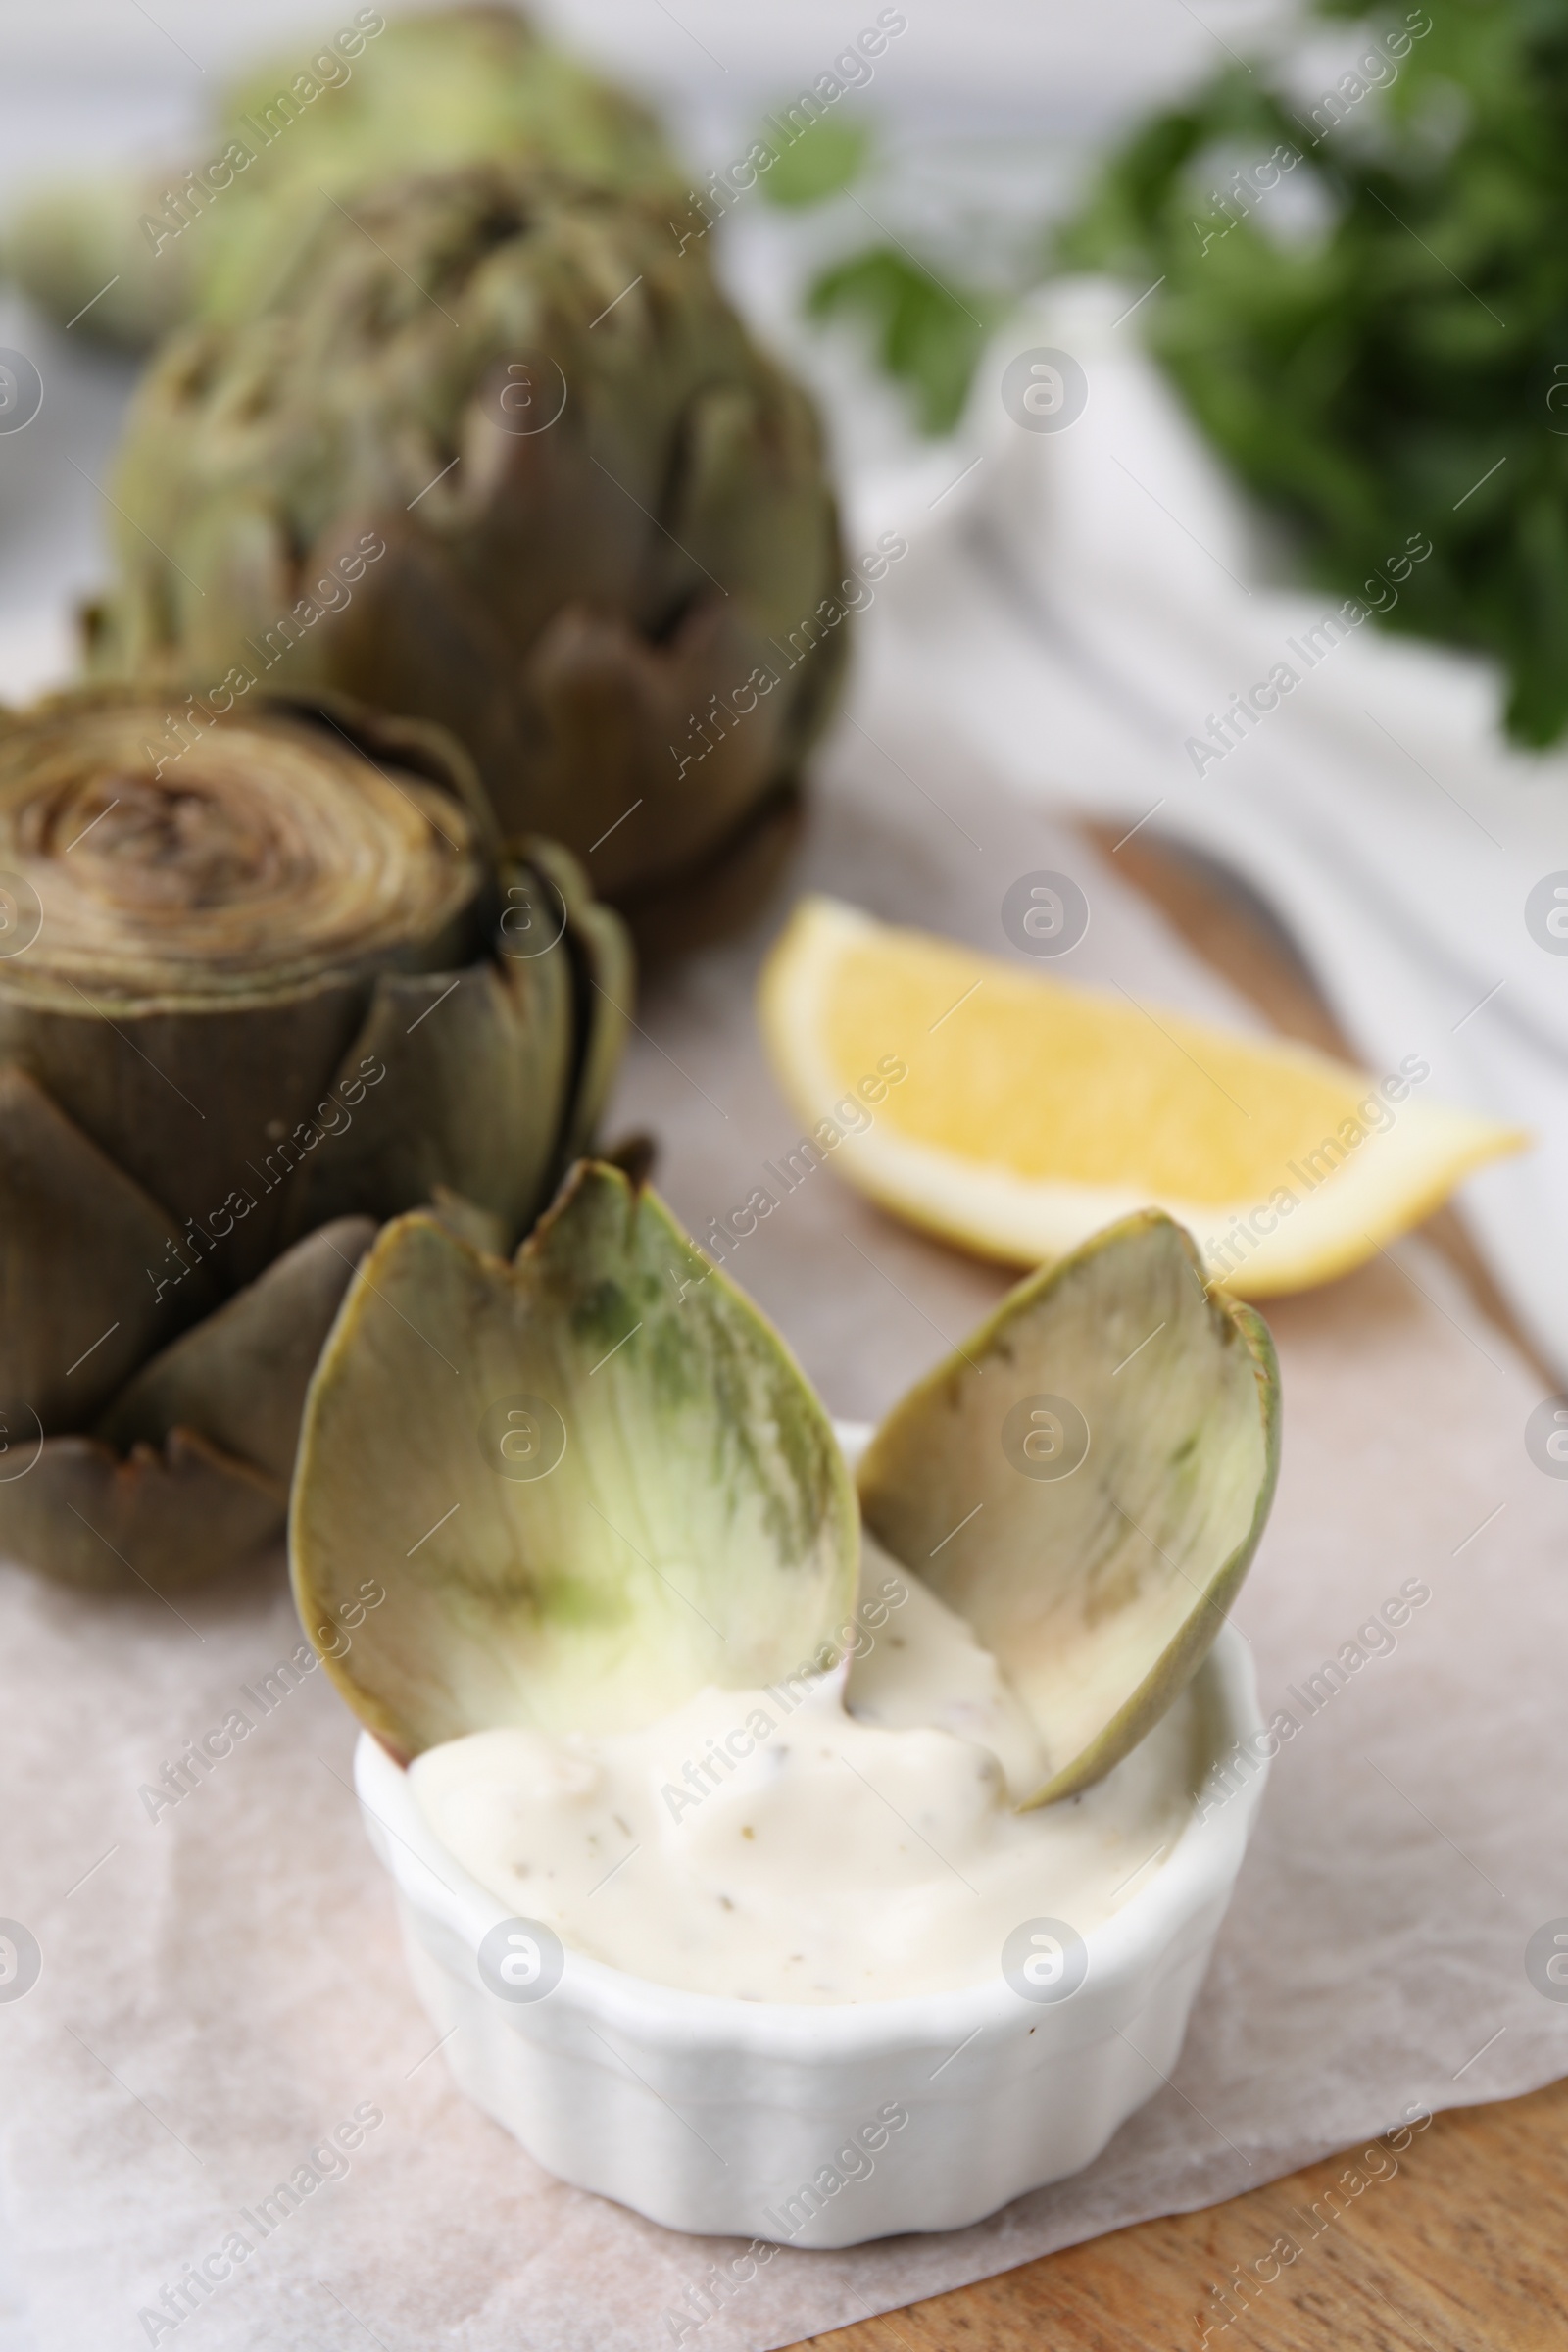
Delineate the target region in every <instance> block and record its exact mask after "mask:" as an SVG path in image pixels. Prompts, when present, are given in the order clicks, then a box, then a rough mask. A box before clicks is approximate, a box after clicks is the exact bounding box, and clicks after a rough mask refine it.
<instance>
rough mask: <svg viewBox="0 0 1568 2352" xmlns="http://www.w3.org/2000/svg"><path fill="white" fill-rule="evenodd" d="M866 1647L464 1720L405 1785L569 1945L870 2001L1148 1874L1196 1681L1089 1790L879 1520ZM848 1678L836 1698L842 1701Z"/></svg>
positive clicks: (1176, 1811) (1179, 1789)
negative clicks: (555, 1722)
mask: <svg viewBox="0 0 1568 2352" xmlns="http://www.w3.org/2000/svg"><path fill="white" fill-rule="evenodd" d="M857 1627H858V1633H857V1636H856V1640H855V1648H856V1651H857V1653H858V1654H856V1655H855V1656H854V1658H853V1659H852V1661H851V1662H850V1664H849V1667H848V1674H847V1682H848V1690H847V1694H846V1668H845V1667H844V1666H842V1665H841V1666H839V1667H838V1668H836V1669H835V1670H834V1671H833V1672H832V1673H831V1674H827V1675H814V1676H813V1675H807V1674H802V1675H800V1676H797V1677H794V1678H791V1679H790V1680H788V1681H785V1682H781V1683H778V1684H775V1685H774V1686H773V1687H772V1688H771V1689H769V1690H766V1691H721V1690H716V1689H709V1690H706V1691H699V1692H698V1694H697V1696H696V1697H695V1698H693V1699H691V1700H689V1701H688V1702H687V1704H686V1705H684V1706H682V1707H679V1708H677V1709H676V1710H675V1712H674V1713H673V1714H670V1715H666V1716H663V1717H662V1718H661V1720H660V1721H659V1722H657V1723H653V1724H650V1725H648V1726H647V1728H646V1729H644V1730H642V1731H637V1732H619V1733H610V1734H600V1735H597V1736H594V1737H588V1736H586V1735H583V1734H577V1733H573V1734H569V1735H568V1736H566V1737H565V1738H564V1739H555V1738H550V1737H548V1736H547V1735H545V1734H543V1733H539V1732H530V1731H493V1732H476V1733H474V1734H472V1735H471V1736H470V1737H469V1738H467V1739H465V1740H447V1741H446V1742H444V1743H443V1744H442V1745H441V1746H439V1747H433V1748H430V1749H428V1750H427V1751H426V1752H425V1753H424V1754H423V1755H422V1756H419V1757H417V1758H416V1760H415V1762H414V1764H413V1765H412V1766H411V1767H410V1780H411V1783H412V1786H413V1789H414V1794H415V1798H416V1800H417V1803H418V1805H419V1807H420V1810H421V1811H422V1813H423V1814H424V1817H425V1819H426V1820H427V1821H428V1823H429V1825H430V1827H431V1829H432V1830H433V1831H434V1833H435V1835H436V1837H437V1838H439V1839H440V1841H441V1843H442V1844H443V1845H444V1846H445V1847H446V1848H447V1850H448V1851H449V1852H450V1853H451V1854H453V1855H454V1856H455V1857H456V1858H457V1860H458V1861H459V1862H461V1863H462V1864H463V1866H464V1868H465V1869H466V1870H467V1871H468V1872H469V1873H470V1874H471V1875H472V1876H473V1877H474V1878H475V1879H477V1880H478V1881H479V1883H480V1885H481V1886H483V1887H487V1888H488V1889H489V1891H490V1892H491V1893H492V1894H494V1895H496V1896H497V1897H498V1898H499V1899H500V1900H501V1901H502V1902H504V1903H506V1904H507V1906H508V1908H509V1910H511V1911H512V1912H513V1913H515V1914H516V1915H518V1916H520V1917H524V1918H529V1919H538V1920H542V1921H544V1922H545V1923H546V1924H547V1925H548V1926H550V1927H552V1928H554V1929H555V1931H556V1932H557V1934H558V1935H559V1936H561V1938H562V1941H563V1942H564V1944H565V1945H566V1946H567V1947H568V1948H569V1949H572V1950H575V1951H580V1952H586V1953H590V1954H591V1955H592V1956H593V1957H594V1958H596V1959H599V1960H603V1961H606V1962H608V1963H609V1964H610V1965H611V1966H613V1967H615V1968H621V1969H625V1970H627V1971H628V1972H629V1973H631V1974H632V1975H634V1976H640V1977H649V1978H652V1979H653V1980H654V1981H655V1982H656V1983H658V1984H662V1985H680V1986H684V1987H685V1988H686V1989H687V1990H689V1991H693V1992H715V1993H728V1994H733V1995H737V1996H739V1997H740V1998H741V1999H743V2000H754V2001H868V2000H887V1999H891V1998H895V1997H897V1996H898V1995H900V1994H906V1993H918V1992H938V1991H946V1990H951V1989H953V1988H956V1987H957V1986H959V1985H975V1984H979V1983H981V1982H982V1981H983V1980H984V1979H985V1978H987V1977H994V1976H996V1975H997V1974H998V1972H999V1969H1000V1965H1001V1954H1002V1946H1003V1944H1004V1942H1005V1938H1006V1937H1007V1936H1008V1935H1009V1934H1010V1933H1011V1931H1012V1930H1013V1929H1014V1928H1016V1927H1019V1926H1020V1925H1021V1924H1022V1923H1023V1922H1024V1921H1026V1920H1030V1919H1040V1918H1050V1919H1058V1920H1065V1921H1067V1922H1068V1924H1069V1925H1070V1926H1072V1927H1074V1928H1076V1929H1077V1930H1078V1931H1079V1933H1080V1934H1083V1933H1085V1932H1086V1931H1087V1930H1088V1929H1090V1928H1091V1927H1094V1926H1095V1925H1097V1924H1098V1923H1099V1922H1100V1921H1102V1920H1103V1919H1105V1918H1106V1917H1108V1915H1109V1914H1110V1913H1111V1912H1112V1911H1115V1910H1117V1909H1119V1908H1120V1906H1121V1905H1122V1904H1123V1903H1124V1902H1129V1901H1131V1900H1132V1899H1133V1897H1134V1896H1135V1895H1136V1894H1137V1893H1138V1892H1139V1891H1140V1890H1141V1889H1142V1888H1143V1887H1147V1886H1148V1884H1149V1882H1150V1879H1151V1877H1152V1874H1153V1872H1154V1871H1155V1870H1157V1869H1158V1867H1159V1865H1160V1863H1161V1861H1162V1860H1163V1858H1164V1856H1165V1855H1166V1854H1168V1853H1169V1851H1170V1849H1171V1847H1172V1846H1173V1845H1174V1843H1175V1841H1176V1839H1177V1838H1178V1837H1179V1836H1180V1834H1181V1831H1182V1828H1183V1826H1184V1824H1185V1822H1186V1820H1187V1818H1188V1815H1189V1811H1190V1808H1191V1801H1192V1790H1193V1789H1194V1786H1195V1784H1196V1779H1197V1754H1196V1740H1197V1727H1196V1719H1195V1713H1194V1701H1193V1699H1192V1696H1191V1694H1190V1693H1184V1694H1183V1696H1182V1697H1181V1698H1180V1699H1178V1701H1177V1702H1176V1704H1175V1706H1173V1707H1172V1708H1171V1710H1170V1712H1169V1713H1168V1714H1167V1715H1166V1716H1165V1717H1164V1719H1163V1721H1162V1722H1160V1723H1159V1724H1157V1725H1156V1726H1155V1728H1154V1730H1153V1731H1152V1732H1151V1733H1150V1735H1149V1737H1148V1738H1147V1739H1146V1740H1144V1741H1143V1742H1142V1743H1141V1745H1140V1746H1138V1747H1137V1748H1135V1749H1134V1751H1133V1753H1132V1754H1131V1755H1130V1756H1127V1757H1126V1758H1124V1759H1123V1761H1122V1762H1121V1763H1120V1764H1119V1765H1117V1767H1116V1769H1115V1770H1114V1772H1111V1773H1109V1774H1107V1776H1106V1777H1105V1779H1104V1780H1103V1781H1102V1782H1100V1783H1099V1784H1098V1786H1097V1787H1095V1788H1093V1789H1087V1790H1086V1791H1085V1792H1084V1793H1083V1795H1081V1796H1077V1797H1069V1798H1067V1799H1066V1800H1065V1801H1064V1802H1062V1803H1059V1804H1054V1805H1047V1806H1044V1807H1041V1808H1039V1809H1037V1810H1036V1811H1034V1812H1031V1813H1018V1812H1015V1811H1014V1810H1013V1806H1014V1804H1015V1803H1016V1801H1017V1798H1018V1797H1020V1796H1024V1795H1027V1794H1028V1793H1029V1792H1030V1791H1031V1790H1032V1789H1038V1788H1039V1787H1040V1785H1041V1782H1042V1779H1043V1778H1044V1776H1045V1773H1046V1771H1047V1769H1048V1759H1047V1758H1046V1757H1045V1755H1044V1753H1043V1751H1042V1748H1041V1744H1040V1740H1039V1737H1038V1735H1037V1734H1036V1732H1035V1731H1034V1729H1033V1727H1032V1725H1031V1724H1030V1722H1029V1720H1028V1718H1027V1717H1026V1716H1025V1715H1024V1713H1023V1710H1022V1708H1021V1706H1020V1705H1019V1702H1018V1700H1017V1698H1016V1697H1015V1696H1014V1695H1013V1693H1012V1691H1010V1690H1009V1689H1008V1687H1007V1683H1006V1680H1005V1676H1004V1675H1003V1673H1002V1672H1001V1671H1000V1670H999V1668H998V1665H997V1662H996V1660H995V1659H994V1658H993V1657H992V1656H991V1655H990V1653H989V1652H988V1651H986V1650H984V1649H982V1648H981V1647H980V1645H979V1643H978V1642H976V1641H975V1639H974V1637H973V1635H972V1634H971V1633H970V1631H969V1629H968V1627H967V1625H965V1624H964V1622H963V1620H962V1619H961V1618H959V1617H957V1616H956V1615H955V1614H954V1613H953V1611H951V1610H950V1609H948V1608H946V1607H944V1605H943V1604H942V1602H941V1601H939V1600H938V1599H937V1598H936V1596H935V1594H934V1593H930V1592H929V1591H928V1590H927V1589H926V1588H925V1587H924V1586H923V1585H920V1584H918V1583H917V1582H916V1581H915V1580H914V1579H913V1578H911V1577H908V1576H907V1575H906V1574H905V1572H904V1571H903V1570H902V1569H901V1568H899V1567H898V1566H897V1564H896V1563H895V1562H894V1561H892V1560H891V1559H889V1557H888V1556H887V1554H886V1553H885V1552H882V1551H880V1550H879V1549H878V1548H877V1546H876V1545H875V1544H872V1543H871V1542H870V1541H869V1540H868V1541H867V1543H866V1545H865V1561H864V1565H863V1568H862V1571H861V1581H860V1601H859V1607H858V1613H857ZM846 1696H847V1704H846Z"/></svg>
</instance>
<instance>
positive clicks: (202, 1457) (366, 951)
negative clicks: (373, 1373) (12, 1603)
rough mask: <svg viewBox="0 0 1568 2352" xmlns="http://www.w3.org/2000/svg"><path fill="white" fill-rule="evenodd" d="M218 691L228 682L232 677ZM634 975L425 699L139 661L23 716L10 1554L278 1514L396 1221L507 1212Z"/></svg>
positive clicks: (169, 1569)
mask: <svg viewBox="0 0 1568 2352" xmlns="http://www.w3.org/2000/svg"><path fill="white" fill-rule="evenodd" d="M230 700H231V702H232V700H233V698H232V695H231V697H230ZM627 986H628V973H627V962H626V956H625V949H624V944H623V940H622V937H621V934H620V931H619V928H618V925H617V924H616V923H615V920H614V918H613V916H611V915H609V914H608V913H607V912H606V911H605V910H604V909H602V908H598V907H593V906H592V905H591V904H590V903H589V902H588V900H587V896H586V891H585V889H584V886H583V884H582V881H581V877H580V875H579V874H578V873H577V871H576V869H575V867H574V866H573V865H572V863H571V861H570V860H569V859H568V858H566V857H565V856H564V853H563V852H561V851H560V850H558V849H555V848H553V847H551V846H550V845H546V844H536V845H528V846H525V847H523V848H522V849H520V850H518V851H517V852H516V853H515V854H503V853H501V852H500V851H499V850H498V848H497V845H496V843H495V841H494V839H493V835H492V830H491V825H490V819H489V816H488V813H487V810H486V809H485V804H484V800H483V796H482V794H481V793H480V791H479V788H478V785H477V782H476V780H475V778H474V777H473V774H472V771H471V769H470V768H469V767H468V766H467V763H466V760H465V759H464V757H463V755H462V753H461V752H460V751H459V749H458V747H457V746H456V745H455V744H453V743H451V742H450V741H449V740H448V739H447V738H445V737H443V736H442V735H441V734H440V733H439V731H438V730H436V729H433V728H429V727H422V726H419V725H416V724H407V723H403V722H399V721H393V720H387V719H382V718H376V717H372V716H371V715H370V714H368V713H367V712H365V711H355V710H353V709H351V707H350V706H348V705H347V704H336V705H319V706H316V707H310V706H307V705H305V704H302V703H289V702H284V701H281V700H276V699H274V700H266V699H264V698H261V697H258V698H256V700H255V701H254V702H252V703H249V704H246V705H239V704H235V705H234V707H233V708H232V709H231V710H229V711H226V712H225V713H223V714H221V715H219V714H216V713H215V712H214V711H211V710H210V709H208V708H206V707H205V706H203V705H201V704H200V703H198V702H197V700H196V698H194V697H189V696H187V697H185V698H184V699H183V701H177V700H173V699H166V698H165V697H164V696H163V695H161V694H158V693H156V692H153V691H148V690H143V691H138V690H134V689H126V690H123V691H122V690H115V689H108V690H100V691H97V692H86V693H80V694H74V695H64V696H60V697H58V698H56V699H54V700H52V701H49V702H46V703H44V704H41V705H40V706H38V708H37V709H36V710H34V711H29V712H25V713H23V714H21V715H15V714H12V715H7V714H0V1367H3V1368H0V1551H4V1552H7V1553H10V1554H11V1555H12V1556H15V1557H18V1558H21V1559H24V1560H25V1561H27V1562H29V1563H30V1564H31V1565H33V1566H36V1567H38V1568H41V1569H44V1570H46V1571H48V1572H50V1573H53V1574H56V1575H59V1576H62V1577H65V1578H67V1579H69V1580H71V1581H73V1582H76V1583H81V1584H92V1585H112V1584H125V1585H130V1584H132V1583H133V1582H134V1581H135V1580H136V1579H137V1578H140V1579H141V1580H142V1581H144V1582H149V1583H152V1584H153V1585H154V1586H155V1587H162V1586H164V1585H166V1584H172V1583H177V1582H183V1581H187V1580H189V1579H190V1578H192V1577H194V1576H198V1575H201V1574H204V1573H206V1572H207V1571H208V1570H210V1569H211V1568H213V1567H215V1566H217V1565H218V1564H220V1562H221V1561H223V1560H226V1559H229V1558H233V1557H235V1556H236V1555H239V1554H242V1553H244V1552H246V1551H249V1550H252V1549H254V1548H255V1547H256V1546H257V1545H258V1544H263V1543H266V1542H269V1541H272V1540H275V1539H276V1537H277V1536H278V1535H279V1534H280V1533H281V1530H282V1525H283V1517H284V1509H285V1499H286V1492H287V1485H288V1479H289V1474H290V1470H291V1467H292V1463H293V1458H294V1447H295V1440H296V1436H297V1432H298V1424H299V1415H300V1410H301V1406H302V1403H303V1399H304V1394H305V1388H306V1384H307V1381H308V1379H309V1376H310V1373H311V1370H312V1367H313V1365H314V1362H315V1359H316V1356H317V1354H318V1352H319V1348H320V1345H321V1342H322V1340H323V1339H324V1338H325V1335H326V1332H327V1330H328V1328H329V1327H330V1324H331V1321H332V1318H333V1316H334V1314H335V1313H336V1310H337V1307H338V1303H339V1301H340V1299H341V1298H342V1295H343V1292H344V1289H345V1288H346V1286H347V1284H348V1281H349V1278H350V1276H351V1274H352V1272H353V1269H354V1266H355V1263H356V1261H357V1260H358V1258H359V1257H360V1256H361V1255H362V1254H363V1252H364V1250H365V1249H366V1248H367V1247H368V1243H369V1241H370V1239H371V1237H372V1235H373V1232H374V1228H375V1224H376V1222H378V1221H379V1220H380V1219H382V1218H384V1217H387V1216H390V1215H393V1214H395V1213H397V1212H398V1211H400V1210H403V1209H406V1208H408V1207H410V1206H411V1205H412V1204H413V1203H414V1202H416V1201H428V1200H431V1199H432V1198H441V1197H443V1193H444V1194H445V1196H446V1198H447V1200H448V1207H447V1212H446V1213H448V1214H450V1215H452V1216H453V1217H454V1218H455V1219H467V1220H468V1221H470V1222H471V1221H473V1220H475V1219H482V1220H483V1222H484V1226H485V1230H487V1231H490V1230H494V1231H495V1232H497V1233H499V1234H501V1235H503V1236H504V1237H505V1238H506V1240H507V1241H508V1243H509V1244H510V1242H511V1241H513V1240H515V1237H516V1235H517V1233H518V1232H519V1231H520V1230H521V1229H522V1228H523V1227H524V1226H525V1225H526V1224H527V1223H528V1222H529V1220H530V1219H531V1218H532V1217H533V1215H534V1214H535V1213H536V1212H537V1210H538V1208H539V1207H540V1205H541V1204H542V1202H543V1201H545V1200H547V1199H548V1198H549V1195H550V1192H551V1189H552V1188H553V1186H554V1184H555V1182H556V1180H557V1177H558V1174H559V1170H560V1169H561V1167H562V1166H563V1164H564V1162H565V1161H566V1160H567V1159H568V1158H569V1157H571V1156H572V1155H574V1154H575V1153H576V1152H578V1151H580V1150H581V1148H582V1144H583V1141H584V1139H585V1136H586V1133H587V1131H588V1129H589V1127H590V1126H591V1124H592V1122H593V1119H594V1116H595V1114H596V1111H597V1108H598V1104H599V1102H600V1100H601V1099H602V1095H603V1092H604V1089H605V1086H606V1085H607V1083H608V1080H609V1077H610V1074H611V1070H612V1068H613V1060H614V1054H615V1052H616V1048H617V1045H618V1039H619V1033H620V1026H621V1021H622V1018H623V1013H622V1009H621V1008H622V1007H623V1005H624V1004H625V999H626V995H627Z"/></svg>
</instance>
